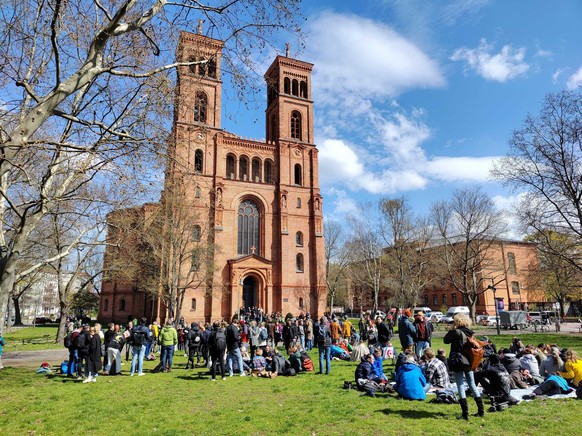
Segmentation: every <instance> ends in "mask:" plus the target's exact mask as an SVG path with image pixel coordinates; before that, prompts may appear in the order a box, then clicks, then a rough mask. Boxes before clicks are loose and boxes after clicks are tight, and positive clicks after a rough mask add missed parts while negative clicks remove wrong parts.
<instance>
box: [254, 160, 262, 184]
mask: <svg viewBox="0 0 582 436" xmlns="http://www.w3.org/2000/svg"><path fill="white" fill-rule="evenodd" d="M252 166H253V182H256V183H260V181H261V166H262V165H261V159H259V158H258V157H255V158H254V159H253V165H252Z"/></svg>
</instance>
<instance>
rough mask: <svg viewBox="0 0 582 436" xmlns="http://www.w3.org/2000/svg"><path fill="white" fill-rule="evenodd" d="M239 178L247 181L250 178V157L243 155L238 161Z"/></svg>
mask: <svg viewBox="0 0 582 436" xmlns="http://www.w3.org/2000/svg"><path fill="white" fill-rule="evenodd" d="M238 178H239V180H244V181H247V180H248V179H249V159H248V157H246V156H241V157H240V159H239V162H238Z"/></svg>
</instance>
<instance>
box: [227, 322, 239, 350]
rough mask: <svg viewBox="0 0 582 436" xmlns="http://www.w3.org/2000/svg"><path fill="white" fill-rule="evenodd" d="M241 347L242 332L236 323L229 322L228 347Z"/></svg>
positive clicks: (230, 348) (233, 348)
mask: <svg viewBox="0 0 582 436" xmlns="http://www.w3.org/2000/svg"><path fill="white" fill-rule="evenodd" d="M239 347H240V333H239V331H238V328H237V326H236V325H234V324H229V325H228V327H227V328H226V348H227V349H228V350H229V351H232V350H235V349H237V348H239Z"/></svg>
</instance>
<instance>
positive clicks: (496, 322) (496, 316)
mask: <svg viewBox="0 0 582 436" xmlns="http://www.w3.org/2000/svg"><path fill="white" fill-rule="evenodd" d="M487 289H491V290H492V291H493V302H494V304H495V327H496V328H497V336H499V335H500V334H501V332H500V331H499V310H498V307H497V297H496V296H495V292H496V291H497V289H496V288H495V286H493V285H489V286H487Z"/></svg>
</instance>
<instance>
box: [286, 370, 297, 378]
mask: <svg viewBox="0 0 582 436" xmlns="http://www.w3.org/2000/svg"><path fill="white" fill-rule="evenodd" d="M283 375H285V376H290V377H293V376H295V375H297V372H296V371H295V370H294V369H293V368H287V369H286V370H285V372H284V373H283Z"/></svg>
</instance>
